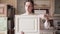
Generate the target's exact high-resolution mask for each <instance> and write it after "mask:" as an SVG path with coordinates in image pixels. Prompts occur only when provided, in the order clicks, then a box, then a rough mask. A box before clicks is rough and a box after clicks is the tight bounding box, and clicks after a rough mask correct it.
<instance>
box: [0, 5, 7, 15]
mask: <svg viewBox="0 0 60 34" xmlns="http://www.w3.org/2000/svg"><path fill="white" fill-rule="evenodd" d="M0 16H7V5H6V4H0Z"/></svg>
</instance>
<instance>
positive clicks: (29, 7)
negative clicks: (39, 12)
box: [22, 0, 34, 15]
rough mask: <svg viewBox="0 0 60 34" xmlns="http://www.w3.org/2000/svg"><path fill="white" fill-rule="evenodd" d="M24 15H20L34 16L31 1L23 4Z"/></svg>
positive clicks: (27, 0)
mask: <svg viewBox="0 0 60 34" xmlns="http://www.w3.org/2000/svg"><path fill="white" fill-rule="evenodd" d="M24 5H25V11H26V12H25V13H24V14H22V15H31V14H34V2H33V0H26V1H25V3H24Z"/></svg>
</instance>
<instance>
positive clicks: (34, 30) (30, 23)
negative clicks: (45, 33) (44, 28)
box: [15, 15, 40, 34]
mask: <svg viewBox="0 0 60 34" xmlns="http://www.w3.org/2000/svg"><path fill="white" fill-rule="evenodd" d="M39 24H40V21H39V18H38V17H37V16H36V15H35V16H34V15H29V16H19V15H16V16H15V34H20V33H21V31H23V32H24V34H39V30H40V29H39V28H40V27H39Z"/></svg>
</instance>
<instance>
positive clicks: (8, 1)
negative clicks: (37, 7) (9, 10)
mask: <svg viewBox="0 0 60 34" xmlns="http://www.w3.org/2000/svg"><path fill="white" fill-rule="evenodd" d="M1 3H6V4H10V5H12V6H13V7H14V8H15V9H16V12H15V13H17V0H1Z"/></svg>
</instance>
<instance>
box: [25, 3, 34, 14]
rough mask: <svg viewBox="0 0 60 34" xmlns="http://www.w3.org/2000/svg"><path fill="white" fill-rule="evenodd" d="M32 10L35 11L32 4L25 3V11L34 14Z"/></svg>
mask: <svg viewBox="0 0 60 34" xmlns="http://www.w3.org/2000/svg"><path fill="white" fill-rule="evenodd" d="M32 9H33V6H32V3H30V2H26V3H25V10H26V12H29V13H31V12H32Z"/></svg>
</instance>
